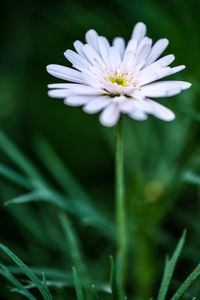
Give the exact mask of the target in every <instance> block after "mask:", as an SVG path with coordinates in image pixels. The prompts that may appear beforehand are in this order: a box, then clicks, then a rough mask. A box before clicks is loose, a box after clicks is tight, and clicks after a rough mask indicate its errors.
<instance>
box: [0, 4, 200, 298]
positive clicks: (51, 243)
mask: <svg viewBox="0 0 200 300" xmlns="http://www.w3.org/2000/svg"><path fill="white" fill-rule="evenodd" d="M199 10H200V2H199V1H198V0H196V1H195V0H193V1H187V0H174V1H172V0H169V1H155V0H154V1H150V0H147V1H142V0H141V1H131V0H126V1H124V0H110V1H106V0H101V1H97V0H95V1H94V0H93V1H92V0H88V1H81V0H75V1H67V0H66V1H63V0H62V1H61V0H58V1H51V2H49V1H47V0H46V1H45V0H43V1H33V0H32V1H31V0H30V1H23V0H21V1H2V2H1V12H0V13H1V18H0V20H1V30H2V33H1V50H0V53H1V55H0V61H1V68H0V107H1V109H0V124H1V130H2V132H3V133H4V134H6V135H7V136H9V138H10V139H11V140H12V141H13V142H15V143H16V144H17V145H18V146H19V147H20V149H22V150H23V152H24V153H25V154H26V156H27V157H29V159H30V160H31V162H32V163H33V164H34V166H37V168H38V170H39V171H38V172H39V174H42V176H44V177H45V178H46V180H47V181H48V183H49V186H51V187H52V188H53V189H55V190H56V191H58V192H59V193H64V192H63V191H62V190H64V189H62V187H63V186H64V182H65V180H66V190H67V191H66V194H67V195H69V196H73V195H71V194H73V192H72V193H71V194H70V191H69V190H68V186H69V189H70V186H71V187H72V185H73V184H72V185H70V179H69V177H68V175H69V174H68V175H67V176H66V174H64V173H61V172H60V171H59V170H60V169H59V168H57V167H58V166H57V164H56V162H55V157H53V156H52V153H51V148H50V146H49V145H51V146H52V147H53V148H54V150H55V151H56V153H57V155H58V156H59V157H60V158H61V159H62V163H61V166H63V165H64V164H65V165H66V166H67V168H69V170H70V172H72V174H73V176H74V177H75V178H76V179H77V180H78V182H80V183H81V185H82V186H84V189H85V190H86V191H87V193H88V194H89V196H90V198H91V199H92V200H91V203H92V206H93V207H94V208H95V211H97V212H99V213H100V214H102V215H103V216H104V218H106V220H109V221H111V222H112V225H113V223H114V214H115V212H114V211H115V207H114V134H115V132H114V129H107V128H103V127H102V126H101V125H100V123H99V121H98V115H95V116H94V115H92V116H91V115H87V114H85V113H84V112H82V110H81V109H79V108H72V107H67V106H64V104H63V103H62V101H59V100H55V99H50V98H48V96H47V84H48V83H53V82H59V80H56V79H55V78H53V77H51V76H49V75H48V74H47V72H46V65H47V64H50V63H56V64H62V65H66V66H70V64H69V63H68V62H67V61H66V59H65V58H64V56H63V52H64V51H65V50H66V49H68V48H69V49H71V48H73V46H72V44H73V42H74V41H75V40H76V39H80V40H82V41H83V40H84V34H85V32H86V31H87V30H88V29H91V28H93V29H95V30H97V32H98V33H99V34H101V35H105V36H107V37H108V38H109V39H110V40H112V39H113V38H114V37H115V36H124V37H125V38H126V39H128V38H129V36H130V34H131V31H132V27H133V26H134V24H135V23H136V22H138V21H143V22H144V23H146V24H147V27H148V35H149V36H150V37H152V38H153V40H154V41H156V40H157V39H158V38H162V37H166V38H168V39H169V41H170V45H169V48H168V49H167V51H166V53H167V54H169V53H174V54H175V56H176V65H179V64H185V65H186V70H184V71H183V72H181V74H178V75H177V76H174V77H173V78H178V79H181V80H186V81H190V82H191V83H192V84H193V86H192V88H191V89H190V90H189V91H185V92H183V93H182V94H181V95H179V96H177V97H173V98H171V99H162V100H161V102H162V103H165V102H166V106H169V107H171V108H172V109H173V110H174V111H175V113H176V115H177V118H176V120H175V121H174V122H172V123H164V122H162V121H159V120H156V119H153V118H149V119H148V120H147V121H145V122H141V123H139V122H136V121H133V120H129V119H128V118H125V122H124V132H125V166H126V186H127V193H126V195H127V207H128V217H127V223H128V224H129V228H130V230H129V232H128V233H127V234H128V236H129V238H130V251H129V252H130V253H129V270H128V280H127V292H128V294H129V295H130V299H149V297H150V296H152V295H154V294H155V293H156V291H157V289H158V286H159V282H160V278H161V275H162V270H163V266H164V258H165V254H166V253H172V251H173V249H174V246H175V244H176V241H177V240H178V238H179V237H180V235H181V233H182V230H183V229H184V228H187V231H188V234H187V246H186V248H185V250H184V253H183V255H182V258H181V261H180V263H179V265H178V268H177V271H176V274H175V279H174V281H173V284H172V287H171V290H172V291H171V292H173V290H174V289H176V288H177V287H178V286H179V284H180V282H181V281H182V280H183V279H184V278H185V277H186V276H187V275H188V273H189V272H191V271H192V269H193V268H194V267H195V266H196V264H197V263H198V262H199V261H200V252H199V249H200V248H199V247H200V225H199V220H200V219H199V218H200V202H199V201H200V198H199V191H200V190H199V184H200V177H199V165H200V159H199V157H200V156H199V154H200V147H199V140H200V138H199V129H200V126H199V121H200V114H199V112H198V110H199V102H198V101H199V92H200V82H199V77H200V64H199V53H200V35H199V28H200V19H199ZM7 142H8V141H7V138H6V137H5V136H4V135H3V134H2V133H1V134H0V157H1V165H0V174H1V175H2V177H1V179H0V186H1V188H0V197H1V205H0V226H1V230H0V239H1V242H2V243H3V244H5V245H7V246H8V247H10V248H11V249H12V250H13V251H14V252H15V253H16V254H17V255H18V256H19V257H20V258H21V259H23V260H24V261H25V263H26V264H27V265H29V266H33V267H35V268H39V267H41V268H43V269H44V270H45V269H46V270H47V269H48V268H51V269H53V268H55V269H57V270H60V271H61V270H62V271H63V272H65V270H66V272H71V266H72V265H73V263H72V262H71V260H70V253H68V254H67V250H68V245H67V243H66V244H65V241H64V239H63V232H62V228H61V226H60V222H59V220H58V214H59V212H60V210H62V209H60V208H57V207H56V206H53V205H51V204H49V203H46V202H45V203H43V202H40V203H26V204H21V205H10V206H6V207H5V206H4V202H5V201H7V200H9V199H12V198H14V197H17V196H19V195H24V194H26V193H27V187H26V185H24V186H23V185H20V184H17V183H16V180H11V179H10V177H9V176H6V175H5V169H3V168H4V167H5V166H8V167H9V168H10V169H11V170H15V171H16V172H17V174H18V173H19V174H21V176H23V178H26V179H27V178H28V177H29V176H28V175H27V174H23V173H24V172H23V170H22V169H23V167H22V169H21V170H20V163H19V164H18V165H16V164H15V159H12V155H13V156H15V155H16V153H15V151H14V150H13V149H12V147H11V145H8V144H7ZM22 165H23V163H22ZM54 168H55V170H54ZM50 170H51V171H50ZM56 170H58V174H60V177H59V176H58V177H59V179H58V178H57V179H56V178H55V177H56V176H57V175H56V172H57V171H56ZM54 171H55V172H54ZM25 173H26V172H25ZM31 176H32V175H31ZM31 176H30V177H31ZM65 176H66V177H65ZM70 176H71V175H70ZM11 177H12V176H11ZM33 177H34V176H33ZM70 178H71V177H70ZM29 179H30V178H28V179H27V181H29ZM14 181H15V182H14ZM61 182H62V183H61ZM67 182H68V183H67ZM73 188H74V189H75V190H76V187H74V186H73ZM28 189H29V188H28ZM74 195H75V196H76V191H75V192H74ZM75 198H76V197H75ZM74 201H76V199H75V200H74ZM82 206H83V207H81V206H80V207H79V213H77V214H76V209H74V210H73V209H72V211H70V209H69V210H68V213H69V218H70V219H71V222H72V223H73V225H74V228H75V230H76V232H77V235H78V237H79V239H80V243H81V245H82V249H83V253H84V255H85V257H86V260H87V264H88V266H89V270H90V271H89V273H90V276H91V277H92V278H95V282H106V280H108V278H109V259H108V257H109V255H110V254H114V253H115V244H114V240H113V239H112V234H111V236H110V235H109V236H108V235H107V236H106V233H105V231H106V228H103V227H102V226H99V227H100V228H97V227H98V226H96V225H94V224H95V221H94V220H93V219H92V215H91V214H92V213H91V212H90V210H87V209H88V208H87V205H85V203H83V204H82ZM77 210H78V209H77ZM87 213H88V215H87ZM93 217H94V218H95V215H94V216H93ZM104 221H105V220H104ZM103 224H104V226H105V224H106V223H103ZM111 227H112V226H111ZM97 229H98V230H97ZM0 257H2V261H3V262H4V263H6V264H7V265H9V266H13V265H12V262H11V261H10V260H8V258H6V257H5V256H4V255H3V253H1V254H0ZM15 271H16V270H15ZM66 274H67V273H66ZM49 276H50V275H49ZM69 276H70V275H69ZM69 285H70V284H69ZM0 287H1V288H0V299H21V298H20V297H21V296H16V295H15V294H13V293H9V294H8V288H9V284H8V283H7V282H6V281H5V280H4V279H3V277H2V278H0ZM52 293H53V296H54V299H56V300H57V299H58V300H59V299H74V298H73V297H74V296H73V295H74V294H73V289H72V288H69V287H65V286H64V288H58V289H57V288H54V287H53V288H52ZM199 294H200V282H197V283H196V285H193V288H192V289H191V292H190V293H189V294H188V295H186V298H185V299H192V297H193V296H195V295H197V296H198V295H199ZM64 297H65V298H64ZM68 297H69V298H68ZM70 297H71V298H70ZM102 297H103V298H102V299H107V298H106V295H104V296H102ZM39 299H40V298H39Z"/></svg>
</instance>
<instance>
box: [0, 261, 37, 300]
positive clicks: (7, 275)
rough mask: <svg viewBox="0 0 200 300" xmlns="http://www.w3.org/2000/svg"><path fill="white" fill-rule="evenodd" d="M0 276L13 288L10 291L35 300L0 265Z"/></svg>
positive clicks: (34, 299)
mask: <svg viewBox="0 0 200 300" xmlns="http://www.w3.org/2000/svg"><path fill="white" fill-rule="evenodd" d="M0 274H2V276H4V277H5V278H6V279H7V280H8V281H9V282H10V283H11V284H12V285H13V286H14V287H15V289H12V291H14V292H17V293H21V294H22V295H24V296H25V297H26V298H28V299H29V300H37V298H35V297H34V296H33V295H32V294H31V293H30V292H29V291H28V290H27V289H26V288H25V287H24V286H23V285H22V284H21V283H20V282H19V280H18V279H17V278H16V277H15V276H14V275H13V274H12V273H11V272H10V271H9V270H8V268H7V267H5V266H4V265H3V264H0Z"/></svg>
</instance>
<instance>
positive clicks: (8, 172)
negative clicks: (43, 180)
mask: <svg viewBox="0 0 200 300" xmlns="http://www.w3.org/2000/svg"><path fill="white" fill-rule="evenodd" d="M0 175H1V176H3V177H5V178H6V179H9V180H10V181H12V182H14V183H16V184H18V185H20V186H22V187H25V188H28V189H29V188H32V185H31V183H30V182H29V181H28V180H27V179H26V178H24V177H23V176H22V175H20V174H18V173H17V172H15V171H13V170H12V169H11V168H8V167H7V166H4V165H3V164H0Z"/></svg>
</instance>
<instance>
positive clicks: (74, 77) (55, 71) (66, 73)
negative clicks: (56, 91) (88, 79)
mask: <svg viewBox="0 0 200 300" xmlns="http://www.w3.org/2000/svg"><path fill="white" fill-rule="evenodd" d="M47 72H48V73H49V74H51V75H53V76H55V77H57V78H60V79H63V80H67V81H73V82H78V83H84V80H83V77H82V74H81V72H79V71H76V70H74V69H71V68H67V67H63V66H60V65H54V64H52V65H48V66H47Z"/></svg>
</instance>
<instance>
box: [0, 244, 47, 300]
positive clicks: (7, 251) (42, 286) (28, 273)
mask: <svg viewBox="0 0 200 300" xmlns="http://www.w3.org/2000/svg"><path fill="white" fill-rule="evenodd" d="M0 249H1V250H2V251H3V252H4V253H5V254H6V255H8V256H9V257H10V258H11V259H12V260H13V261H14V262H15V263H16V265H18V266H19V268H20V269H21V270H22V271H23V272H24V274H25V275H26V276H27V277H28V278H29V279H30V280H31V281H32V282H33V283H34V284H35V286H36V287H37V288H38V290H39V291H40V293H41V295H42V296H43V298H44V299H45V300H53V298H52V296H51V294H50V291H49V289H48V287H47V286H46V285H45V284H44V283H42V282H41V281H40V280H39V279H38V277H37V276H36V275H35V274H34V273H33V271H32V270H31V269H30V268H28V267H27V266H26V265H25V264H24V263H23V262H22V261H21V260H20V259H19V258H18V257H17V256H16V255H15V254H14V253H13V252H12V251H11V250H10V249H8V248H7V247H6V246H4V245H3V244H0Z"/></svg>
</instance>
